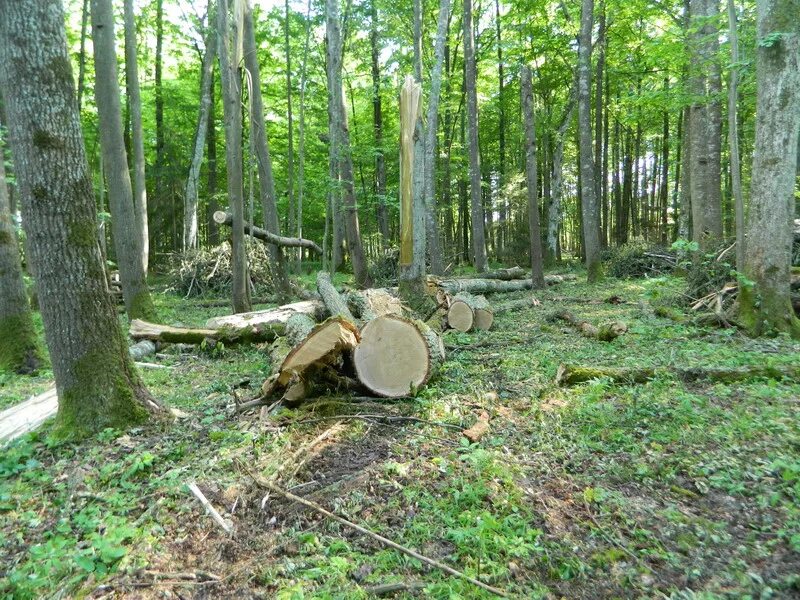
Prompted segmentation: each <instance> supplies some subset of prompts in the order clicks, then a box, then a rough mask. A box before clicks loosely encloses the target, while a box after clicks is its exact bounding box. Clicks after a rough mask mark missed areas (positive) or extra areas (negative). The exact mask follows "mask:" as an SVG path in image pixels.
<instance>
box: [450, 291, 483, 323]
mask: <svg viewBox="0 0 800 600" xmlns="http://www.w3.org/2000/svg"><path fill="white" fill-rule="evenodd" d="M447 322H448V324H449V325H450V327H452V328H453V329H456V330H458V331H461V332H467V331H470V330H471V329H473V328H475V329H480V330H483V331H485V330H488V329H490V328H491V327H492V323H493V322H494V311H493V310H492V307H491V305H490V304H489V301H488V300H486V298H485V297H483V296H473V295H472V294H467V293H466V292H462V293H460V294H458V295H456V297H455V298H453V299H452V300H451V301H450V308H449V309H448V311H447Z"/></svg>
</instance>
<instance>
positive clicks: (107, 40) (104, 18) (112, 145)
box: [92, 0, 155, 319]
mask: <svg viewBox="0 0 800 600" xmlns="http://www.w3.org/2000/svg"><path fill="white" fill-rule="evenodd" d="M114 40H115V38H114V12H113V10H112V5H111V0H92V42H93V44H94V69H95V85H94V93H95V101H96V103H97V113H98V118H99V122H100V123H99V124H100V147H101V151H102V153H103V167H104V169H105V175H106V181H107V182H108V205H109V209H110V210H111V215H112V219H111V231H112V234H113V237H114V249H115V250H116V257H117V266H118V267H119V275H120V281H121V283H122V295H123V297H124V299H125V309H126V310H127V312H128V316H129V317H130V318H131V319H136V318H144V319H154V318H155V308H154V307H153V302H152V300H151V299H150V291H149V290H148V289H147V275H146V273H145V270H144V268H143V265H142V252H143V249H142V243H141V237H140V234H139V228H138V227H137V225H136V223H137V219H136V209H135V207H134V200H133V190H132V188H131V177H130V173H129V171H128V158H127V154H126V152H125V143H124V141H123V135H122V110H121V107H120V97H119V85H118V84H117V81H118V80H117V55H116V50H115V48H114Z"/></svg>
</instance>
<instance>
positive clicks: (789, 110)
mask: <svg viewBox="0 0 800 600" xmlns="http://www.w3.org/2000/svg"><path fill="white" fill-rule="evenodd" d="M756 10H757V14H758V30H757V39H758V40H759V43H758V46H757V48H756V81H757V90H758V92H757V99H756V139H755V148H754V151H753V176H752V181H751V184H750V210H749V213H748V220H747V231H746V239H747V254H746V256H745V263H744V274H745V276H746V277H747V278H748V279H749V280H750V281H751V282H752V285H748V284H743V285H741V286H740V294H739V311H740V319H741V322H742V323H743V324H744V325H745V327H746V328H747V329H748V330H749V331H750V332H751V333H752V334H756V335H759V334H763V333H768V332H771V331H783V332H787V333H789V334H790V335H791V336H793V337H795V338H800V320H798V319H797V317H796V316H795V314H794V310H793V309H792V303H791V297H790V293H791V290H790V264H791V256H792V218H793V216H794V202H795V201H794V191H795V171H796V165H797V162H796V161H797V152H798V149H797V145H798V140H797V137H798V129H800V19H798V18H797V15H800V0H757V2H756Z"/></svg>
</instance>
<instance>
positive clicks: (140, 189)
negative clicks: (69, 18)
mask: <svg viewBox="0 0 800 600" xmlns="http://www.w3.org/2000/svg"><path fill="white" fill-rule="evenodd" d="M124 11H125V85H126V89H127V91H128V97H127V101H128V103H129V105H130V114H131V121H130V123H131V145H132V148H133V210H134V213H135V215H136V233H137V234H138V236H139V244H140V246H141V249H142V251H141V261H142V269H143V270H144V273H145V275H146V274H147V267H148V261H149V257H150V237H149V233H148V227H147V183H146V181H145V177H144V166H145V161H144V131H143V129H142V98H141V94H140V93H139V67H138V64H137V59H136V20H135V18H134V16H133V0H125V7H124Z"/></svg>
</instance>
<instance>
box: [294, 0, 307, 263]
mask: <svg viewBox="0 0 800 600" xmlns="http://www.w3.org/2000/svg"><path fill="white" fill-rule="evenodd" d="M305 26H306V27H305V41H304V42H303V60H302V63H301V66H300V118H299V121H300V122H299V123H298V125H297V159H298V160H297V237H299V238H302V237H303V200H304V195H305V185H306V85H307V83H308V48H309V42H310V40H311V0H308V6H307V8H306V18H305ZM302 260H303V251H302V250H299V251H298V253H297V265H296V266H295V272H298V273H299V272H300V266H301V264H302Z"/></svg>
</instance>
